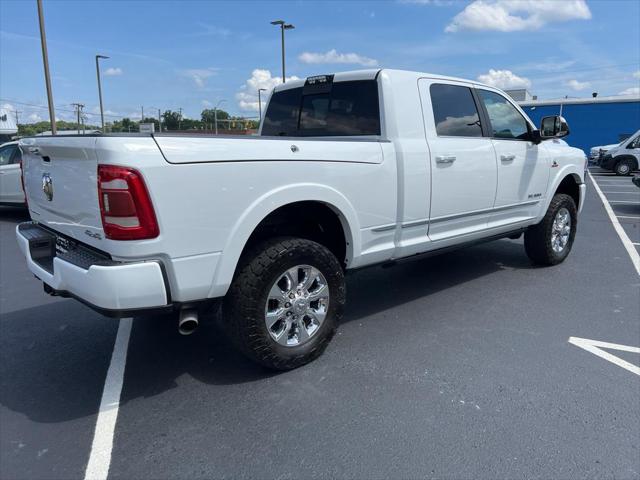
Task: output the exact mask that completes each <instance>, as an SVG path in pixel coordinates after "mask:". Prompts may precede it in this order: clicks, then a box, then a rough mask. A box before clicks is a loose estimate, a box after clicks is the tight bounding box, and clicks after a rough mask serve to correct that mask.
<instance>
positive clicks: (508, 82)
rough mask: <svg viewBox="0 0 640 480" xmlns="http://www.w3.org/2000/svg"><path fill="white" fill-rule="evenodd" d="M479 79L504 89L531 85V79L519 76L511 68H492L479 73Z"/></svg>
mask: <svg viewBox="0 0 640 480" xmlns="http://www.w3.org/2000/svg"><path fill="white" fill-rule="evenodd" d="M478 80H479V81H480V82H482V83H486V84H487V85H491V86H492V87H498V88H502V89H508V88H530V87H531V80H529V79H528V78H526V77H519V76H518V75H516V74H515V73H513V72H512V71H511V70H494V69H493V68H491V69H490V70H489V73H485V74H483V75H479V76H478Z"/></svg>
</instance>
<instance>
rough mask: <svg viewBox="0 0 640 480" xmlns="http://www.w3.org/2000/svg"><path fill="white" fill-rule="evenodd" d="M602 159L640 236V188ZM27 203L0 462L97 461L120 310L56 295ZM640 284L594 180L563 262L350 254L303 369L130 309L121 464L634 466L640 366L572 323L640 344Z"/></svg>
mask: <svg viewBox="0 0 640 480" xmlns="http://www.w3.org/2000/svg"><path fill="white" fill-rule="evenodd" d="M592 175H594V177H593V178H595V181H596V182H598V185H599V187H600V189H601V191H602V192H603V194H604V195H605V196H606V197H607V198H608V199H610V200H611V202H612V203H611V204H610V205H611V208H612V209H613V210H614V213H615V215H616V217H617V218H618V219H619V222H620V224H621V225H622V226H623V228H624V231H625V232H627V234H628V237H629V238H630V240H631V242H632V243H635V245H634V246H635V247H636V248H637V247H638V245H637V244H638V243H640V238H639V234H638V231H639V227H640V204H639V203H638V202H640V200H639V199H638V192H639V191H640V190H638V189H637V187H634V186H633V185H632V184H631V182H630V179H629V178H623V179H619V178H616V177H613V176H611V175H607V174H605V173H604V172H600V171H598V170H597V169H593V170H592ZM627 185H629V188H628V190H629V194H628V195H627V192H626V190H627V188H626V187H627ZM632 187H633V188H632ZM634 188H635V189H636V191H634V190H633V189H634ZM623 191H624V193H622V192H623ZM622 201H625V203H614V202H622ZM634 202H635V203H634ZM25 218H26V216H25V214H24V213H22V212H20V211H18V210H12V209H2V210H0V262H1V265H0V313H1V320H0V333H1V335H0V372H1V377H0V382H1V383H0V425H1V428H0V477H1V478H3V479H13V478H16V479H18V478H20V479H22V478H30V479H33V478H47V479H49V478H64V479H75V478H84V476H85V470H86V468H87V463H88V461H89V458H90V455H91V450H92V441H93V438H94V429H95V425H96V420H97V415H98V410H99V406H100V401H101V397H102V390H103V386H104V382H105V376H106V374H107V369H108V367H109V362H110V358H111V354H112V351H113V348H114V340H115V338H116V333H117V330H118V323H117V322H116V321H114V320H110V319H107V318H104V317H101V316H100V315H98V314H97V313H94V312H93V311H91V310H90V309H88V308H87V307H85V306H83V305H81V304H79V303H78V302H76V301H74V300H70V299H60V298H52V297H48V296H46V295H45V294H44V293H43V291H42V286H41V284H40V283H39V282H38V281H37V280H36V279H34V278H33V276H32V275H31V274H30V273H29V272H28V271H27V269H26V267H25V264H24V261H23V258H22V256H21V254H20V252H19V251H18V248H17V245H16V243H15V241H14V238H13V235H14V233H13V229H14V227H15V224H16V223H17V222H19V221H22V220H24V219H25ZM639 286H640V277H639V276H638V272H637V271H636V268H635V267H634V265H633V263H632V260H631V257H630V255H629V253H628V252H627V250H626V249H625V246H624V245H623V242H622V241H621V240H620V237H619V236H618V233H616V230H615V228H614V225H613V223H612V221H611V219H610V218H609V216H608V215H607V212H606V211H605V208H604V207H603V203H602V202H601V200H600V198H599V196H598V194H597V192H596V191H595V188H594V187H593V185H591V184H590V185H589V188H588V198H587V200H586V204H585V207H584V210H583V213H582V216H581V217H580V221H579V226H578V234H577V237H576V242H575V245H574V249H573V252H572V254H571V255H570V256H569V258H568V259H567V261H566V262H565V263H563V264H561V265H559V266H556V267H552V268H534V267H532V266H531V265H530V263H529V261H528V259H527V257H526V256H525V254H524V249H523V246H522V240H516V241H513V240H501V241H498V242H494V243H490V244H485V245H482V246H477V247H473V248H470V249H466V250H462V251H459V252H455V253H450V254H446V255H443V256H440V257H433V258H427V259H420V260H415V261H410V262H403V263H400V264H398V265H396V266H394V267H391V268H381V267H380V268H378V267H376V268H371V269H366V270H362V271H359V272H356V273H354V274H352V275H350V276H349V277H348V306H347V310H346V313H345V318H344V322H343V324H342V326H341V328H340V333H339V335H337V337H336V338H335V340H334V341H333V343H332V344H331V345H330V346H329V348H328V350H327V351H326V353H325V354H324V356H322V357H321V358H320V359H319V360H317V361H315V362H314V363H312V364H310V365H308V366H305V367H303V368H300V369H298V370H295V371H292V372H287V373H273V372H269V371H266V370H263V369H262V368H260V367H257V366H255V365H254V364H252V363H251V362H249V361H247V360H245V359H244V358H243V357H242V356H240V355H239V354H238V353H236V352H235V351H234V350H233V349H232V348H231V347H230V345H229V344H228V342H227V341H226V340H225V338H224V336H223V335H222V334H221V333H220V331H219V330H218V328H217V327H216V325H215V322H212V321H211V322H207V323H205V324H204V325H203V326H202V327H201V328H200V329H199V330H198V331H197V332H196V333H195V334H194V335H192V336H189V337H181V336H179V335H178V333H177V328H176V325H175V324H174V323H173V322H169V321H167V320H165V319H162V318H138V319H134V321H133V327H132V331H131V336H130V340H129V343H128V350H127V355H126V370H125V374H124V382H123V385H122V395H121V398H120V406H119V411H118V417H117V423H116V426H115V436H114V441H113V450H112V452H111V459H110V469H109V478H111V479H116V478H127V479H130V478H153V479H156V478H213V477H215V478H335V477H340V478H368V479H369V478H417V477H420V478H487V479H494V478H515V477H524V478H585V477H589V478H640V402H639V401H638V399H639V398H640V376H638V375H636V374H634V373H633V372H632V371H629V370H628V369H625V368H621V367H620V366H619V365H618V364H615V363H613V362H611V361H607V360H605V359H603V358H600V357H598V356H596V355H594V354H593V353H590V352H588V351H586V350H584V349H582V348H579V347H578V346H576V345H574V344H571V343H569V341H568V340H569V338H571V337H579V338H583V339H590V340H597V341H602V342H610V343H614V344H621V345H626V346H631V347H640V295H639V292H638V288H639ZM609 352H610V353H611V354H614V355H616V356H618V357H619V358H621V359H623V360H625V361H627V362H629V363H630V364H632V365H635V366H637V365H639V361H640V355H639V354H637V353H633V352H629V351H616V350H609Z"/></svg>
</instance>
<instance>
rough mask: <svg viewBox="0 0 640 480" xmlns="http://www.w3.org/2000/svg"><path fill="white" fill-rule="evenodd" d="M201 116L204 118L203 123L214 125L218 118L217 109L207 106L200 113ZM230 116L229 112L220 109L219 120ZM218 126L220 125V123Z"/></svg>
mask: <svg viewBox="0 0 640 480" xmlns="http://www.w3.org/2000/svg"><path fill="white" fill-rule="evenodd" d="M200 118H201V119H202V122H203V123H206V124H211V125H213V123H214V122H215V118H216V114H215V110H214V109H213V108H207V109H205V110H202V113H201V114H200ZM228 118H229V113H228V112H225V111H224V110H220V109H218V120H227V119H228ZM225 123H226V122H225ZM218 127H220V125H218Z"/></svg>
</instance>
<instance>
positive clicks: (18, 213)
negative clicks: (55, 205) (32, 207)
mask: <svg viewBox="0 0 640 480" xmlns="http://www.w3.org/2000/svg"><path fill="white" fill-rule="evenodd" d="M0 220H1V221H7V222H15V223H18V222H28V221H29V220H30V217H29V210H27V208H25V207H9V206H4V205H0Z"/></svg>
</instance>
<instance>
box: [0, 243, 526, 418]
mask: <svg viewBox="0 0 640 480" xmlns="http://www.w3.org/2000/svg"><path fill="white" fill-rule="evenodd" d="M504 268H510V269H527V268H531V267H530V264H529V261H528V259H527V257H526V256H525V254H524V251H523V247H522V245H521V244H520V243H516V242H510V241H500V242H499V244H496V243H494V244H493V245H486V246H478V247H474V248H470V249H467V250H462V251H459V252H457V253H452V254H446V255H442V256H439V257H433V258H426V259H418V260H414V261H410V262H403V263H400V264H397V265H395V266H392V267H388V268H382V267H372V268H369V269H364V270H361V271H357V272H355V273H353V274H352V275H349V276H348V277H347V278H348V287H347V288H348V298H349V300H348V304H347V308H346V311H345V316H344V319H343V323H348V322H352V321H354V320H361V321H362V320H365V319H366V317H368V316H370V315H373V314H375V313H376V312H380V311H384V310H388V309H392V308H394V307H396V306H399V305H402V304H404V303H407V302H411V301H413V300H416V299H418V298H422V297H428V296H429V295H432V294H433V293H435V292H438V291H441V290H445V289H447V288H449V287H452V286H456V285H460V284H464V283H466V282H470V281H473V280H475V279H478V278H481V277H483V276H486V275H490V274H492V273H494V272H497V271H499V270H501V269H504ZM206 320H207V321H204V322H202V325H201V327H200V329H199V330H198V331H197V332H196V333H195V334H193V335H191V336H188V337H181V336H180V335H179V334H178V333H177V326H176V323H175V320H174V319H173V318H171V317H141V318H136V319H135V320H134V323H133V330H132V333H131V338H130V341H129V348H128V354H127V366H126V373H125V381H124V387H123V390H122V398H121V403H122V404H123V405H124V404H126V403H127V402H129V401H132V400H135V399H138V398H147V397H153V396H156V395H158V394H161V393H163V392H166V391H168V390H171V389H174V388H177V387H178V385H179V383H182V382H183V379H181V377H184V376H187V377H191V378H192V379H195V380H196V381H197V382H202V383H204V384H209V385H218V386H224V385H236V384H243V383H250V382H268V381H270V379H271V378H272V377H274V376H279V374H278V373H276V372H272V371H269V370H267V369H264V368H262V367H259V366H257V365H255V364H254V363H252V362H251V361H249V360H247V359H245V357H243V356H242V355H241V354H240V353H238V352H237V351H236V350H235V349H234V348H233V347H232V346H231V344H230V342H229V341H228V339H227V338H226V337H225V335H224V333H223V332H222V331H221V329H220V328H219V327H218V325H217V324H216V322H214V321H213V319H211V318H209V319H206ZM223 320H224V319H222V321H223ZM420 321H422V320H420ZM0 325H1V328H2V335H1V336H0V379H1V388H0V403H1V404H2V405H4V406H5V407H7V408H9V409H11V410H13V411H17V412H20V413H23V414H24V415H26V416H27V417H28V418H30V419H31V420H33V421H36V422H42V423H50V422H53V423H56V422H64V421H68V420H72V419H76V418H81V417H84V416H87V415H94V414H96V412H97V411H98V407H99V404H100V398H101V395H102V388H103V383H104V378H105V375H106V371H107V368H108V365H109V361H110V357H111V352H112V348H113V342H114V339H115V335H116V331H117V327H118V323H117V320H112V319H106V318H104V317H101V316H100V315H98V314H97V313H95V312H93V311H91V310H89V309H88V308H86V307H84V306H82V305H80V304H79V303H77V302H75V301H73V300H59V301H54V302H49V303H48V304H45V305H41V306H38V307H33V308H29V309H24V310H19V311H15V312H8V313H5V314H3V315H2V321H1V324H0ZM345 354H346V353H345ZM320 362H323V360H322V359H321V360H320ZM320 362H315V363H314V364H311V365H309V366H307V367H305V368H304V369H301V370H305V369H314V368H327V367H326V365H324V366H321V363H320ZM301 370H296V371H294V372H290V373H287V374H284V375H292V376H295V375H304V374H305V373H304V372H302V373H300V372H301ZM306 374H308V372H306ZM211 393H212V394H213V395H215V390H212V391H211Z"/></svg>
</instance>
